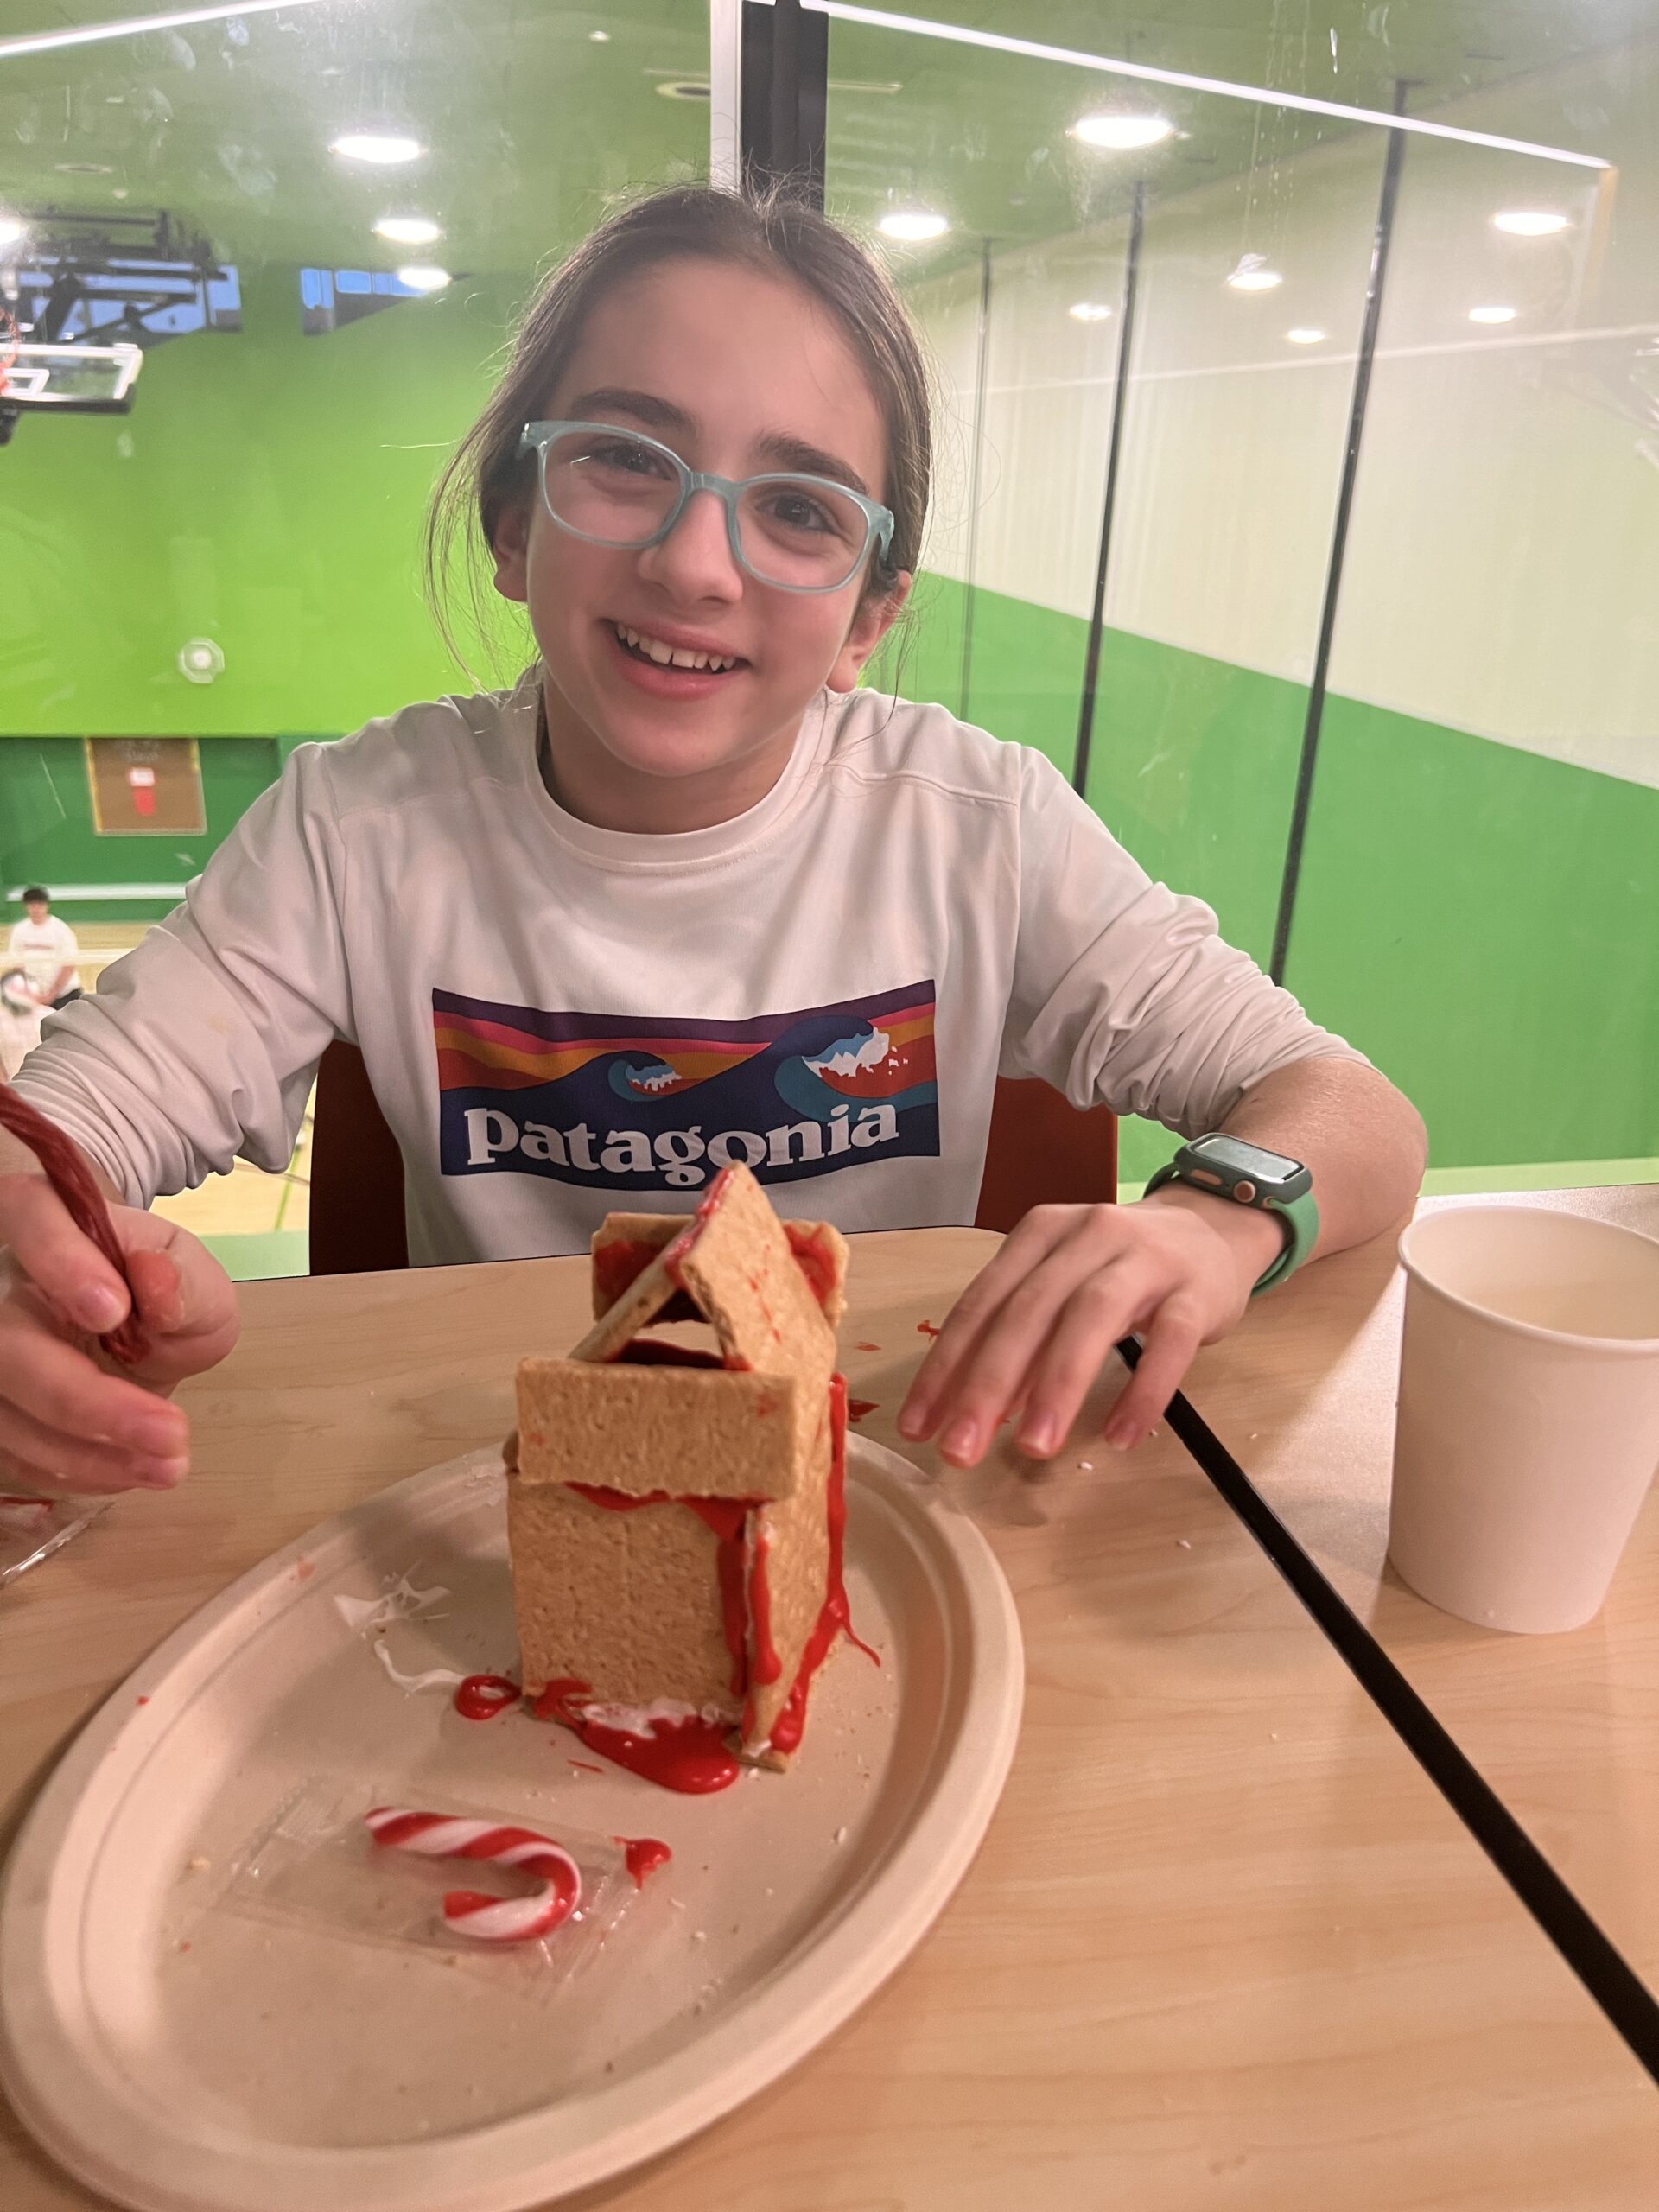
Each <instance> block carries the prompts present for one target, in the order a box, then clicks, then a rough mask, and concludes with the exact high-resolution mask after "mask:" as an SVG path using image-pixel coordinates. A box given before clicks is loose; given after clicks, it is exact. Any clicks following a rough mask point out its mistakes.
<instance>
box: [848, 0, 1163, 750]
mask: <svg viewBox="0 0 1659 2212" xmlns="http://www.w3.org/2000/svg"><path fill="white" fill-rule="evenodd" d="M829 77H830V85H829V118H828V127H827V134H826V181H825V193H826V200H827V204H828V207H829V213H831V214H832V215H835V216H836V217H837V219H841V220H842V221H845V222H847V223H849V225H851V226H853V227H854V228H855V230H857V231H859V232H861V233H863V234H865V235H867V236H874V238H875V239H876V241H877V243H878V245H880V248H881V250H882V251H885V252H886V253H887V255H888V257H889V259H890V262H891V265H892V267H893V273H894V275H895V277H897V279H898V281H899V285H900V288H901V289H902V290H903V291H904V293H905V295H906V298H907V300H908V302H909V304H910V306H911V308H912V312H913V314H914V315H915V316H916V318H917V321H918V324H919V326H920V327H921V330H922V334H923V336H924V339H925V342H926V344H927V346H928V348H929V351H930V353H931V358H932V361H933V364H934V366H935V369H936V372H937V376H938V385H939V396H938V410H937V422H936V454H935V461H936V474H935V492H934V507H933V518H932V523H931V531H930V536H929V540H928V545H927V549H926V556H925V574H924V575H923V576H922V577H921V578H920V579H919V580H918V586H917V588H916V592H915V594H914V598H913V601H912V610H913V611H912V616H911V618H910V620H909V621H908V623H907V625H906V626H905V628H904V630H903V632H902V633H901V635H900V636H899V639H897V641H896V642H895V644H894V645H891V646H890V647H889V648H888V650H887V652H885V653H884V654H883V655H882V656H881V657H880V660H879V662H878V663H877V664H876V665H875V666H874V668H873V669H872V671H871V678H872V681H874V682H876V683H886V684H887V685H889V686H892V687H893V688H897V689H899V690H903V691H904V692H905V693H906V696H912V697H923V698H929V699H937V700H938V701H940V702H942V703H943V704H944V705H945V706H948V707H949V708H950V709H951V711H952V712H953V713H957V714H959V715H963V717H964V719H966V720H968V721H974V722H977V723H981V724H982V725H984V726H985V727H986V728H989V729H991V730H992V731H994V732H995V734H996V735H998V736H999V737H1002V738H1007V739H1016V740H1018V741H1020V742H1022V743H1025V744H1028V745H1033V746H1035V747H1037V748H1038V749H1039V751H1041V752H1043V753H1046V754H1047V756H1048V757H1049V759H1050V760H1052V761H1054V762H1055V764H1056V765H1057V766H1058V767H1060V768H1061V769H1062V770H1063V771H1064V772H1065V773H1066V774H1067V775H1068V776H1069V775H1070V774H1071V769H1072V764H1073V760H1074V758H1075V755H1076V750H1077V728H1078V714H1079V707H1080V703H1081V700H1082V692H1083V679H1084V658H1085V652H1086V648H1087V642H1088V621H1089V613H1090V604H1091V601H1092V597H1093V592H1094V580H1095V567H1096V553H1097V549H1098V543H1099V535H1100V503H1101V494H1102V491H1103V486H1104V482H1105V472H1106V453H1107V442H1108V439H1109V434H1110V428H1111V397H1112V384H1113V378H1114V375H1115V366H1116V353H1117V331H1118V315H1119V312H1120V308H1121V303H1122V286H1123V238H1122V222H1121V220H1120V221H1119V222H1117V223H1116V225H1115V226H1114V225H1113V224H1112V223H1111V222H1110V220H1109V218H1110V216H1111V215H1112V213H1114V211H1116V213H1118V214H1119V216H1120V217H1121V215H1122V212H1123V210H1124V209H1125V208H1126V207H1127V206H1128V190H1129V186H1128V181H1126V180H1125V178H1124V177H1123V175H1122V174H1121V172H1120V173H1117V174H1114V173H1113V171H1112V170H1111V169H1110V168H1109V167H1104V168H1103V166H1102V165H1101V164H1100V163H1099V162H1098V161H1097V160H1096V158H1095V157H1094V156H1092V155H1091V154H1090V152H1089V150H1088V149H1084V148H1082V147H1080V146H1079V145H1078V144H1077V143H1076V142H1074V141H1073V140H1071V139H1070V138H1069V137H1067V132H1068V130H1070V128H1071V124H1073V122H1074V121H1075V120H1076V118H1077V115H1078V114H1079V113H1081V112H1083V111H1084V110H1085V109H1086V107H1087V105H1088V103H1089V100H1090V97H1091V95H1092V93H1093V91H1094V89H1095V85H1096V80H1094V79H1091V78H1090V77H1088V76H1087V75H1086V74H1085V73H1083V72H1081V71H1079V70H1076V69H1072V68H1067V67H1058V66H1056V65H1054V64H1052V63H1046V62H1041V61H1033V60H1028V59H1022V58H1019V57H1010V56H1007V55H1005V54H993V53H986V52H984V51H982V50H978V49H976V48H965V47H961V46H953V45H948V44H942V43H938V42H936V41H931V40H923V39H919V38H917V37H914V36H912V35H905V34H896V33H893V32H891V31H885V30H874V29H866V28H863V27H861V26H859V25H856V24H849V23H841V22H832V23H831V26H830V50H829ZM988 116H995V118H996V122H995V127H994V128H986V127H985V126H984V125H983V124H978V123H969V121H968V118H973V117H981V118H983V117H988ZM928 219H932V222H933V223H934V224H935V225H937V226H938V231H937V235H934V236H931V237H930V236H925V235H918V236H912V235H911V234H910V233H912V232H922V231H924V230H925V228H926V226H927V221H928Z"/></svg>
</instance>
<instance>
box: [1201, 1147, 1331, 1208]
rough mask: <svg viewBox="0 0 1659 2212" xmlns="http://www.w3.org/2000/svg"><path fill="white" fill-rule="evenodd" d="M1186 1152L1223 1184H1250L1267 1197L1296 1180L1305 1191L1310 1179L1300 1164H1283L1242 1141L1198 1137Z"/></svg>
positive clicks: (1275, 1154) (1278, 1156) (1281, 1157)
mask: <svg viewBox="0 0 1659 2212" xmlns="http://www.w3.org/2000/svg"><path fill="white" fill-rule="evenodd" d="M1187 1150H1188V1152H1189V1154H1191V1156H1192V1158H1193V1159H1194V1160H1202V1161H1203V1162H1204V1164H1205V1166H1206V1167H1213V1168H1214V1169H1215V1170H1216V1171H1217V1173H1218V1174H1219V1175H1220V1176H1221V1177H1222V1179H1223V1180H1224V1182H1226V1183H1227V1184H1229V1185H1231V1184H1234V1183H1236V1182H1239V1181H1241V1180H1243V1181H1247V1182H1251V1183H1254V1184H1255V1185H1256V1186H1257V1188H1258V1189H1259V1190H1261V1191H1262V1192H1267V1193H1268V1194H1270V1195H1276V1194H1277V1193H1278V1192H1280V1191H1281V1190H1282V1189H1283V1188H1284V1186H1285V1185H1287V1184H1294V1183H1296V1182H1298V1181H1299V1180H1300V1181H1301V1182H1302V1183H1303V1185H1304V1187H1306V1182H1307V1181H1308V1180H1309V1178H1308V1176H1307V1170H1306V1168H1305V1167H1304V1166H1302V1164H1301V1162H1300V1160H1287V1159H1286V1157H1285V1155H1284V1154H1283V1153H1281V1152H1267V1151H1264V1150H1263V1149H1262V1147H1261V1146H1260V1145H1258V1144H1247V1143H1246V1142H1245V1141H1244V1140H1243V1137H1229V1136H1211V1137H1200V1138H1199V1140H1198V1142H1197V1144H1194V1145H1189V1146H1188V1147H1187Z"/></svg>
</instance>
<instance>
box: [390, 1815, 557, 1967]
mask: <svg viewBox="0 0 1659 2212" xmlns="http://www.w3.org/2000/svg"><path fill="white" fill-rule="evenodd" d="M365 1817H366V1819H367V1821H368V1826H369V1832H370V1834H372V1836H373V1838H374V1840H375V1841H376V1842H377V1843H378V1844H383V1845H385V1846H386V1847H389V1848H390V1849H392V1850H395V1851H413V1852H416V1853H419V1854H420V1856H421V1857H422V1858H423V1859H493V1860H495V1861H496V1863H497V1864H498V1865H499V1866H518V1867H522V1869H523V1870H524V1872H525V1873H526V1874H535V1875H538V1876H539V1877H540V1878H541V1880H540V1887H539V1888H538V1889H537V1890H535V1891H533V1892H532V1893H531V1895H530V1896H529V1897H486V1896H485V1895H484V1894H483V1893H482V1892H481V1891H478V1890H449V1891H446V1893H445V1896H444V1900H443V1920H444V1925H445V1927H447V1928H449V1929H453V1930H454V1933H455V1934H456V1935H457V1936H467V1937H469V1938H470V1939H471V1940H472V1941H473V1942H475V1943H529V1942H534V1941H535V1939H536V1938H537V1936H546V1935H548V1934H550V1932H551V1931H552V1929H555V1928H556V1927H557V1926H558V1925H559V1923H560V1922H561V1921H563V1920H568V1919H569V1916H570V1915H571V1914H572V1913H573V1912H574V1911H575V1909H576V1906H577V1904H579V1902H580V1901H581V1897H582V1875H581V1873H580V1872H579V1871H578V1869H577V1866H576V1862H575V1859H572V1857H571V1856H570V1854H569V1852H568V1851H565V1850H563V1849H562V1848H561V1847H560V1846H559V1845H558V1844H556V1843H554V1842H553V1841H551V1840H550V1838H548V1837H547V1836H544V1835H537V1834H533V1833H532V1832H531V1830H530V1829H529V1828H512V1827H502V1826H501V1825H500V1824H499V1822H497V1821H461V1820H452V1819H450V1818H449V1816H448V1815H447V1814H444V1813H410V1812H405V1811H402V1810H400V1809H399V1808H397V1807H396V1806H392V1805H382V1806H379V1807H378V1808H376V1809H375V1810H374V1811H373V1812H372V1813H370V1814H368V1815H366V1816H365Z"/></svg>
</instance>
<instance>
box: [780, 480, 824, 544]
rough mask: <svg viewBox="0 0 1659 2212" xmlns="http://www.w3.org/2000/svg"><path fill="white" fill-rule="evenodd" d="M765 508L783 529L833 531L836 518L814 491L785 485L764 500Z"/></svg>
mask: <svg viewBox="0 0 1659 2212" xmlns="http://www.w3.org/2000/svg"><path fill="white" fill-rule="evenodd" d="M766 510H767V512H768V514H769V516H770V517H771V519H772V521H773V522H774V523H778V524H781V525H782V527H783V528H784V529H785V530H798V531H810V532H813V533H815V534H816V533H817V532H819V531H832V532H833V531H835V530H836V517H835V516H834V515H832V514H831V513H830V512H829V507H828V506H827V505H825V503H824V502H823V500H822V499H818V498H817V496H816V494H815V493H810V492H807V491H804V490H801V489H799V488H798V487H797V486H793V485H785V486H780V487H779V489H778V490H777V491H775V492H773V493H772V496H771V498H770V499H768V500H767V502H766Z"/></svg>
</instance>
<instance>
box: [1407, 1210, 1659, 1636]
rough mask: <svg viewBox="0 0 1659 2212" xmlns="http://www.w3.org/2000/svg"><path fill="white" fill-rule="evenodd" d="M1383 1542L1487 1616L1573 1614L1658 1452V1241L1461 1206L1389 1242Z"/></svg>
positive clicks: (1620, 1545)
mask: <svg viewBox="0 0 1659 2212" xmlns="http://www.w3.org/2000/svg"><path fill="white" fill-rule="evenodd" d="M1400 1256H1401V1258H1402V1261H1403V1262H1405V1268H1406V1329H1405V1341H1404V1344H1402V1348H1401V1356H1400V1401H1399V1419H1398V1422H1397V1425H1396V1427H1395V1445H1394V1493H1393V1503H1392V1507H1391V1510H1390V1514H1389V1558H1390V1559H1391V1560H1393V1562H1394V1565H1395V1568H1396V1569H1397V1570H1398V1572H1399V1573H1400V1574H1401V1575H1402V1577H1403V1579H1404V1580H1406V1581H1407V1582H1408V1583H1409V1584H1410V1585H1411V1586H1412V1588H1413V1589H1414V1590H1415V1591H1416V1592H1417V1593H1418V1595H1419V1596H1420V1597H1423V1598H1427V1599H1428V1600H1429V1602H1430V1604H1431V1605H1440V1606H1441V1607H1443V1608H1444V1610H1445V1611H1447V1612H1448V1613H1457V1614H1459V1615H1460V1616H1461V1617H1462V1618H1464V1619H1465V1620H1469V1621H1476V1622H1478V1623H1479V1624H1480V1625H1481V1626H1482V1627H1483V1628H1502V1629H1512V1630H1521V1631H1524V1632H1527V1633H1529V1634H1533V1635H1537V1634H1541V1633H1546V1632H1548V1631H1549V1630H1557V1629H1572V1628H1581V1627H1582V1626H1583V1625H1584V1624H1585V1623H1586V1621H1588V1620H1592V1619H1593V1618H1594V1617H1595V1615H1596V1614H1597V1613H1598V1612H1599V1610H1600V1608H1601V1604H1602V1600H1603V1599H1605V1597H1606V1595H1607V1588H1608V1585H1609V1584H1610V1583H1611V1580H1612V1579H1613V1569H1614V1568H1615V1567H1617V1566H1618V1560H1619V1554H1620V1553H1621V1552H1622V1551H1623V1550H1624V1545H1625V1541H1626V1539H1627V1538H1628V1537H1629V1535H1630V1529H1631V1527H1632V1525H1633V1524H1634V1522H1635V1520H1636V1516H1637V1512H1638V1510H1640V1508H1641V1504H1642V1501H1643V1497H1645V1496H1646V1494H1647V1490H1648V1485H1649V1483H1650V1482H1651V1481H1652V1479H1653V1475H1654V1471H1655V1468H1656V1467H1659V1240H1656V1239H1655V1238H1653V1237H1651V1236H1639V1235H1638V1234H1637V1232H1636V1231H1635V1230H1630V1229H1618V1228H1615V1227H1613V1226H1612V1224H1610V1223H1607V1222H1602V1221H1586V1219H1585V1218H1584V1217H1582V1216H1581V1215H1578V1214H1571V1213H1560V1212H1557V1211H1554V1210H1552V1209H1550V1208H1547V1207H1531V1206H1468V1207H1459V1208H1456V1209H1453V1210H1452V1211H1447V1212H1445V1213H1437V1214H1431V1215H1429V1216H1427V1217H1426V1218H1424V1219H1422V1220H1421V1221H1415V1222H1414V1223H1413V1224H1412V1225H1411V1227H1410V1228H1409V1229H1408V1230H1407V1231H1406V1233H1405V1235H1404V1236H1402V1238H1401V1240H1400Z"/></svg>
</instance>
